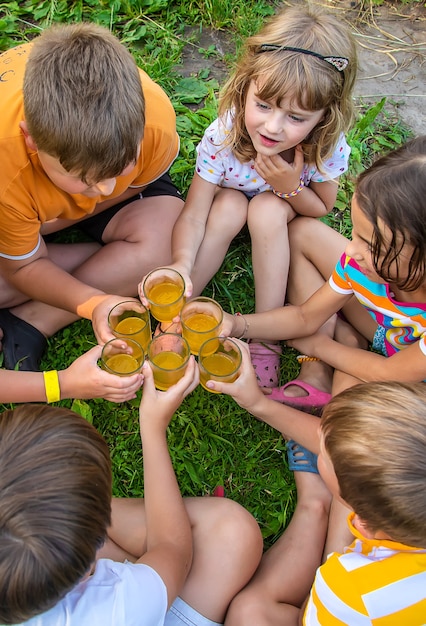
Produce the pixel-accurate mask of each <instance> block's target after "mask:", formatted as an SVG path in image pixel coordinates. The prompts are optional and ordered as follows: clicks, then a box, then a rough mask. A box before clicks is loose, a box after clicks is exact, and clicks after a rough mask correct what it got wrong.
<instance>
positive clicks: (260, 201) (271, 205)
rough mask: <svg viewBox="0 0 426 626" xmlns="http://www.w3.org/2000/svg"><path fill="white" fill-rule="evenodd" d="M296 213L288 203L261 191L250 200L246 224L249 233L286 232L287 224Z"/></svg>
mask: <svg viewBox="0 0 426 626" xmlns="http://www.w3.org/2000/svg"><path fill="white" fill-rule="evenodd" d="M295 215H296V213H295V212H294V210H293V209H292V207H291V206H290V204H288V202H284V201H283V200H281V199H280V198H277V197H276V196H274V195H273V194H271V193H261V194H259V195H258V196H255V197H254V198H252V199H251V200H250V203H249V206H248V214H247V225H248V228H249V230H250V233H254V234H257V233H263V232H266V233H267V234H271V233H274V232H276V231H278V232H282V231H283V230H285V232H287V224H288V223H289V222H290V221H291V220H293V218H294V217H295Z"/></svg>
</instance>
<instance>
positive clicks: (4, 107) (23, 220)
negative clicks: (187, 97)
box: [0, 44, 179, 259]
mask: <svg viewBox="0 0 426 626" xmlns="http://www.w3.org/2000/svg"><path fill="white" fill-rule="evenodd" d="M31 46H32V44H24V45H21V46H17V47H16V48H12V49H11V50H8V51H7V52H4V53H3V54H1V55H0V164H1V165H0V171H1V174H0V256H3V257H6V258H12V259H13V258H16V259H20V258H25V257H27V256H31V255H32V254H34V252H35V251H36V250H37V248H38V246H39V237H40V234H39V233H40V226H41V224H43V223H44V222H47V221H49V220H51V219H54V218H62V219H75V220H78V219H81V218H83V217H85V216H86V215H89V214H90V213H92V212H93V211H94V209H95V206H96V204H97V203H99V202H102V201H103V200H107V199H109V198H115V197H118V196H120V195H121V194H122V193H123V192H124V191H125V190H126V189H127V188H128V187H136V188H137V187H145V186H146V185H148V184H149V183H151V182H153V181H154V180H156V179H157V178H159V177H160V176H161V175H162V174H164V173H165V172H167V170H168V169H169V167H170V166H171V164H172V163H173V161H174V159H175V158H176V156H177V154H178V151H179V137H178V135H177V133H176V116H175V112H174V110H173V107H172V104H171V102H170V100H169V98H168V97H167V95H166V94H165V92H164V91H163V90H162V89H161V87H160V86H159V85H157V84H156V83H154V82H153V81H152V80H151V79H150V78H149V76H148V75H147V74H146V73H145V72H143V71H142V70H139V72H140V76H141V83H142V88H143V92H144V96H145V130H144V138H143V140H142V142H141V151H140V156H139V158H138V161H137V163H136V166H135V167H134V169H133V170H132V171H131V172H130V173H129V174H127V175H125V176H119V177H118V178H117V183H116V186H115V189H114V191H113V193H112V194H111V195H109V196H98V197H95V198H86V197H85V196H83V195H81V194H72V195H71V194H69V193H67V192H65V191H62V190H61V189H59V188H58V187H56V186H55V185H54V184H53V183H52V182H51V180H50V179H49V178H48V176H47V175H46V173H45V172H44V170H43V168H42V166H41V164H40V161H39V158H38V154H37V152H36V151H32V150H29V149H28V148H27V146H26V143H25V141H24V136H23V134H22V131H21V129H20V128H19V122H21V121H22V120H24V104H23V94H22V84H23V78H24V72H25V65H26V61H27V58H28V54H29V52H30V50H31ZM136 193H137V192H136V191H135V194H136Z"/></svg>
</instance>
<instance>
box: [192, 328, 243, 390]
mask: <svg viewBox="0 0 426 626" xmlns="http://www.w3.org/2000/svg"><path fill="white" fill-rule="evenodd" d="M241 361H242V355H241V350H240V348H239V346H238V345H237V343H236V342H235V341H233V340H232V339H229V338H228V337H215V338H213V339H209V340H208V341H206V342H205V343H203V345H202V346H201V348H200V351H199V354H198V366H199V368H200V383H201V385H202V386H203V387H204V389H206V390H207V391H210V392H211V393H220V392H219V391H215V390H214V389H209V388H208V387H206V383H207V381H208V380H216V381H217V382H222V383H233V382H234V380H237V378H238V376H239V375H240V368H241Z"/></svg>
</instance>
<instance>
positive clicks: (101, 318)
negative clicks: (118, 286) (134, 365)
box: [92, 296, 139, 345]
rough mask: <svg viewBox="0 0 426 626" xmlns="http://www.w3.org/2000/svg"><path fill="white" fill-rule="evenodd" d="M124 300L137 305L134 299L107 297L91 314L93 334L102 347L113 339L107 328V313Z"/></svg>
mask: <svg viewBox="0 0 426 626" xmlns="http://www.w3.org/2000/svg"><path fill="white" fill-rule="evenodd" d="M124 300H134V301H135V302H137V303H138V304H139V301H138V300H137V299H136V298H126V297H125V296H107V297H106V298H104V299H103V300H102V301H101V302H100V303H99V304H98V305H97V306H96V307H95V308H94V309H93V314H92V326H93V332H94V333H95V335H96V339H97V340H98V343H99V344H100V345H103V344H104V343H106V342H107V341H109V340H110V339H114V335H113V334H112V332H111V330H110V328H109V326H108V313H109V312H110V311H111V309H112V307H114V306H115V305H116V304H119V303H120V302H123V301H124Z"/></svg>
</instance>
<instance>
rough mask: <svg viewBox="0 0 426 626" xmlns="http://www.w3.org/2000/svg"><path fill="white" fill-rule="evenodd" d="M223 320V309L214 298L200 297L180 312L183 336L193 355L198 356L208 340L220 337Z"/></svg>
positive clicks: (188, 303)
mask: <svg viewBox="0 0 426 626" xmlns="http://www.w3.org/2000/svg"><path fill="white" fill-rule="evenodd" d="M222 320H223V311H222V307H221V306H220V304H218V303H217V302H216V301H215V300H212V298H205V297H203V296H200V297H199V298H194V299H193V300H190V301H189V302H187V303H186V304H185V305H184V307H183V309H182V311H181V312H180V321H181V324H182V336H183V337H185V339H186V340H187V342H188V343H189V347H190V348H191V352H192V354H198V351H199V349H200V346H201V345H202V344H203V343H204V342H205V341H207V339H211V338H213V337H217V336H218V335H219V332H220V327H221V324H222Z"/></svg>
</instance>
